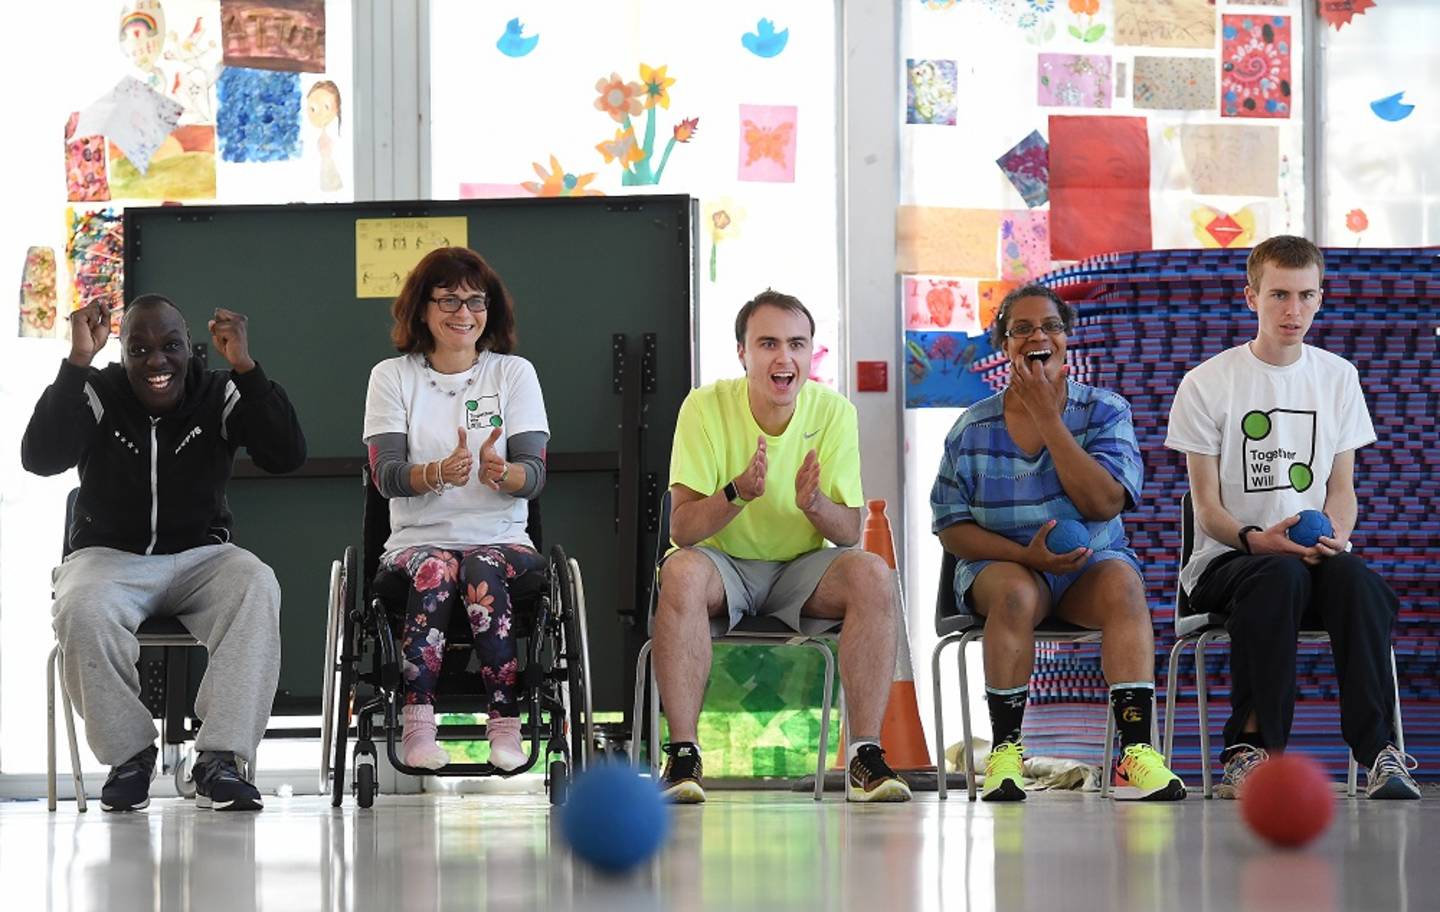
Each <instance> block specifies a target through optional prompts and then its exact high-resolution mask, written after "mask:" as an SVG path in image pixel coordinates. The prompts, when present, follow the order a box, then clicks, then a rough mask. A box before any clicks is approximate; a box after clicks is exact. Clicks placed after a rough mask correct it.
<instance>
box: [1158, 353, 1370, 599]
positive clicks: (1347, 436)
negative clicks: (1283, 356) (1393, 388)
mask: <svg viewBox="0 0 1440 912" xmlns="http://www.w3.org/2000/svg"><path fill="white" fill-rule="evenodd" d="M1374 442H1375V428H1374V426H1373V425H1371V423H1370V410H1369V409H1368V408H1367V407H1366V405H1365V395H1364V393H1363V392H1362V391H1361V389H1360V375H1359V373H1358V372H1357V371H1356V370H1355V365H1353V364H1351V363H1350V362H1349V361H1346V360H1345V359H1344V358H1342V357H1340V356H1339V355H1336V354H1332V353H1330V352H1328V351H1325V350H1324V349H1321V348H1314V347H1312V346H1309V345H1306V346H1303V347H1302V349H1301V352H1300V358H1299V360H1297V361H1296V362H1295V363H1294V364H1287V365H1285V366H1284V367H1277V366H1276V365H1274V364H1267V363H1266V362H1264V361H1261V360H1260V359H1259V358H1258V357H1256V356H1255V354H1254V353H1253V352H1252V351H1251V350H1250V345H1249V343H1246V344H1244V345H1237V346H1236V347H1234V348H1231V349H1228V350H1226V351H1223V352H1221V353H1220V354H1218V355H1216V356H1215V357H1213V358H1211V359H1210V360H1209V361H1206V362H1205V363H1204V364H1201V365H1200V366H1199V367H1196V368H1195V369H1194V370H1192V371H1190V372H1189V373H1188V374H1186V375H1185V379H1184V380H1182V381H1180V388H1179V389H1178V390H1176V391H1175V402H1174V404H1173V405H1171V406H1170V428H1169V431H1168V433H1167V435H1166V437H1165V445H1166V446H1167V447H1169V448H1170V449H1172V450H1179V451H1181V452H1182V453H1198V454H1201V455H1205V456H1219V457H1220V503H1221V504H1222V505H1223V506H1224V507H1225V509H1226V510H1227V511H1228V512H1229V513H1230V515H1231V516H1233V517H1235V519H1236V520H1237V521H1238V522H1239V523H1240V524H1241V525H1242V526H1259V527H1260V528H1262V529H1268V528H1270V527H1271V526H1273V525H1275V523H1277V522H1279V521H1280V520H1282V519H1284V518H1285V517H1287V516H1293V515H1295V514H1296V513H1299V512H1300V511H1301V510H1320V509H1323V508H1324V506H1325V490H1326V485H1327V483H1328V481H1329V478H1330V469H1331V466H1332V465H1333V464H1334V462H1335V456H1336V454H1338V453H1343V452H1345V451H1346V450H1354V449H1358V448H1359V447H1362V446H1365V445H1366V444H1369V443H1374ZM1228 550H1230V547H1229V546H1228V545H1225V544H1222V543H1220V542H1217V541H1215V540H1214V539H1212V538H1210V537H1209V536H1207V535H1206V534H1205V530H1204V529H1202V528H1200V526H1199V524H1198V523H1197V524H1196V528H1195V549H1194V551H1193V552H1191V555H1190V560H1189V562H1188V563H1186V564H1185V566H1184V568H1183V569H1182V570H1181V571H1180V584H1181V585H1182V586H1184V587H1185V591H1186V592H1187V593H1188V592H1192V591H1193V590H1194V588H1195V584H1196V583H1197V582H1199V581H1200V575H1201V574H1202V573H1204V572H1205V568H1206V567H1207V566H1209V564H1210V561H1212V560H1213V559H1215V558H1216V557H1217V556H1219V555H1221V554H1224V553H1225V552H1226V551H1228Z"/></svg>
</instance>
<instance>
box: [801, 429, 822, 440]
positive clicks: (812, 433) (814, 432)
mask: <svg viewBox="0 0 1440 912" xmlns="http://www.w3.org/2000/svg"><path fill="white" fill-rule="evenodd" d="M818 433H820V429H819V428H816V429H815V430H813V431H811V432H810V433H808V434H805V435H804V437H805V439H806V440H809V439H810V438H811V437H814V436H815V435H816V434H818Z"/></svg>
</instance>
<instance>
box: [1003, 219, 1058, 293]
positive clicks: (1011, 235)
mask: <svg viewBox="0 0 1440 912" xmlns="http://www.w3.org/2000/svg"><path fill="white" fill-rule="evenodd" d="M1049 271H1050V213H1049V212H1048V211H1046V210H1044V209H1033V210H1032V209H1021V210H1019V211H1016V212H1006V213H1004V214H1003V215H1002V216H1001V217H1000V278H1002V279H1006V280H1008V281H1013V282H1020V283H1024V282H1033V281H1035V280H1036V279H1038V278H1039V277H1040V276H1042V275H1044V274H1045V273H1047V272H1049Z"/></svg>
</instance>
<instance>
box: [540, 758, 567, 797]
mask: <svg viewBox="0 0 1440 912" xmlns="http://www.w3.org/2000/svg"><path fill="white" fill-rule="evenodd" d="M545 784H546V786H547V787H548V789H549V792H550V803H551V804H553V805H555V806H556V807H559V806H560V805H562V804H564V803H565V799H566V798H567V797H568V796H569V794H570V771H569V770H568V769H567V768H566V766H565V761H564V760H551V761H550V769H549V775H548V776H547V777H546V779H545Z"/></svg>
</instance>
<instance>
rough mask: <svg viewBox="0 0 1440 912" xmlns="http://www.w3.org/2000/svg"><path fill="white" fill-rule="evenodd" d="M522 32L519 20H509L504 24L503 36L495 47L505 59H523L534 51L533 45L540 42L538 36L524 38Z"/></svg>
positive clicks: (522, 27)
mask: <svg viewBox="0 0 1440 912" xmlns="http://www.w3.org/2000/svg"><path fill="white" fill-rule="evenodd" d="M524 31H525V26H524V25H523V24H522V23H521V22H520V20H519V19H511V20H510V21H509V22H507V23H505V34H503V35H501V36H500V40H499V41H497V42H495V47H497V48H499V49H500V53H502V54H504V55H505V56H506V57H524V56H525V55H526V54H528V53H530V52H531V51H533V50H535V45H536V44H537V43H538V42H539V41H540V36H539V35H530V36H529V37H525V36H524V35H523V34H522V33H523V32H524Z"/></svg>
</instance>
